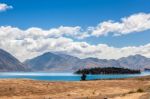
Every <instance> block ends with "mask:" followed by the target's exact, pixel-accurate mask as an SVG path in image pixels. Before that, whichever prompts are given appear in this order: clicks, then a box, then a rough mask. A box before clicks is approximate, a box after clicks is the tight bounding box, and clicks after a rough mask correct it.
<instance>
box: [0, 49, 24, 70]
mask: <svg viewBox="0 0 150 99" xmlns="http://www.w3.org/2000/svg"><path fill="white" fill-rule="evenodd" d="M0 71H1V72H2V71H27V69H26V68H25V66H24V65H23V64H22V63H21V62H19V60H17V59H16V58H15V57H13V56H12V55H11V54H9V53H8V52H6V51H4V50H2V49H0Z"/></svg>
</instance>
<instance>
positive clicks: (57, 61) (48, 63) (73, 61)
mask: <svg viewBox="0 0 150 99" xmlns="http://www.w3.org/2000/svg"><path fill="white" fill-rule="evenodd" d="M25 64H27V65H28V66H29V67H30V68H31V69H32V71H55V72H57V71H58V72H59V71H63V72H65V71H74V70H77V69H78V68H79V67H80V65H81V64H80V59H79V58H76V57H73V56H69V55H64V54H54V53H50V52H47V53H44V54H42V55H41V56H38V57H35V58H33V59H31V60H27V61H26V62H25Z"/></svg>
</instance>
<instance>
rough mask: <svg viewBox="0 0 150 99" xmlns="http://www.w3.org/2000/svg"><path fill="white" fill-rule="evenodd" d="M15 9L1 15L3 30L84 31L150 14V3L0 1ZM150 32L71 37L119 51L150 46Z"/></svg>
mask: <svg viewBox="0 0 150 99" xmlns="http://www.w3.org/2000/svg"><path fill="white" fill-rule="evenodd" d="M0 3H5V4H7V5H11V6H12V7H13V8H12V9H9V10H7V11H3V12H0V26H11V27H17V28H19V29H21V30H27V29H29V28H31V27H37V28H41V29H43V30H48V29H51V28H58V27H60V26H69V27H76V26H79V27H81V28H82V31H86V30H87V28H88V27H90V26H91V27H96V26H98V24H100V23H102V22H107V21H108V20H113V21H114V22H121V18H126V17H129V16H132V15H134V14H138V13H145V14H149V13H150V6H149V4H150V1H149V0H0ZM149 32H150V30H149V29H145V30H142V31H138V32H135V31H133V32H132V33H128V34H127V35H122V36H113V34H112V33H109V35H107V36H105V35H102V36H89V37H86V38H83V39H76V38H74V37H69V38H70V39H72V40H73V41H75V42H86V43H88V44H90V45H98V44H107V45H108V46H113V47H116V48H122V47H127V46H142V45H146V44H148V43H150V39H149V37H150V33H149Z"/></svg>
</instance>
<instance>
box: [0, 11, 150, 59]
mask: <svg viewBox="0 0 150 99" xmlns="http://www.w3.org/2000/svg"><path fill="white" fill-rule="evenodd" d="M148 29H150V14H145V13H139V14H134V15H131V16H129V17H126V18H122V19H121V21H120V22H114V21H106V22H102V23H100V24H99V25H98V26H96V27H88V28H87V29H86V30H83V29H82V28H81V27H80V26H75V27H64V26H60V27H58V28H51V29H48V30H44V29H41V28H36V27H31V28H29V29H26V30H22V29H19V28H17V27H11V26H1V27H0V48H2V49H5V50H7V51H9V52H10V53H12V54H13V55H14V56H16V57H17V58H18V59H20V60H22V61H23V60H25V59H28V58H32V57H35V56H37V55H39V54H41V53H44V52H48V51H52V52H63V53H67V54H70V55H75V56H77V57H80V58H86V57H97V58H106V59H117V58H120V57H125V56H128V55H135V54H141V55H144V56H147V57H150V53H149V52H150V43H149V44H146V45H142V46H128V47H122V48H116V47H113V46H108V45H106V44H98V45H91V44H88V43H87V42H84V41H82V42H77V41H74V40H73V39H72V38H80V39H82V38H86V37H90V36H102V35H108V34H109V33H113V34H114V35H125V34H129V33H136V32H140V31H144V30H148Z"/></svg>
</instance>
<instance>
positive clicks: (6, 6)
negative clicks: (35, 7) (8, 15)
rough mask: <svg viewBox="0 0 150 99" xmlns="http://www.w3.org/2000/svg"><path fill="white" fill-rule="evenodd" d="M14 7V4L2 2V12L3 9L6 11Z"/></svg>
mask: <svg viewBox="0 0 150 99" xmlns="http://www.w3.org/2000/svg"><path fill="white" fill-rule="evenodd" d="M12 8H13V7H12V6H9V5H7V4H5V3H0V12H1V11H6V10H8V9H12Z"/></svg>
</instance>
